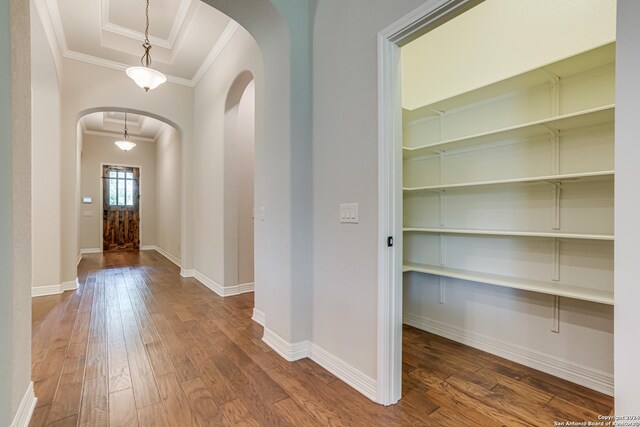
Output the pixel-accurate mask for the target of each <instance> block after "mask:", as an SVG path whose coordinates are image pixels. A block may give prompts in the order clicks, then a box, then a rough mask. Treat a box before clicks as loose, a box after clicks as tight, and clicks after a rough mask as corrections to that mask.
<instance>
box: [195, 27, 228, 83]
mask: <svg viewBox="0 0 640 427" xmlns="http://www.w3.org/2000/svg"><path fill="white" fill-rule="evenodd" d="M238 28H240V24H238V23H237V22H236V21H234V20H233V19H232V20H230V21H229V23H228V24H227V26H226V27H225V29H224V31H223V32H222V34H221V35H220V37H218V40H216V44H214V45H213V48H211V52H209V54H208V55H207V57H206V58H205V60H204V61H203V62H202V65H201V66H200V68H199V69H198V71H196V74H195V75H194V76H193V79H192V80H191V81H192V82H193V83H194V87H195V86H198V84H199V83H200V80H202V78H203V77H204V75H205V74H207V71H209V69H210V68H211V67H212V66H213V64H214V63H215V62H216V59H218V56H220V54H221V53H222V52H223V51H224V49H225V48H226V47H227V45H228V44H229V42H230V41H231V39H232V38H233V36H234V35H235V33H236V31H238Z"/></svg>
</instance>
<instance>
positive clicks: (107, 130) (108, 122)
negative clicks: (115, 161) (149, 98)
mask: <svg viewBox="0 0 640 427" xmlns="http://www.w3.org/2000/svg"><path fill="white" fill-rule="evenodd" d="M80 126H82V130H83V132H84V133H87V134H94V135H106V136H110V135H113V137H114V138H118V137H120V136H122V134H123V132H124V113H122V112H119V111H101V112H97V113H91V114H87V115H86V116H84V117H82V118H81V119H80ZM166 126H168V125H167V124H165V123H163V122H161V121H160V120H157V119H154V118H152V117H148V116H143V115H138V114H133V113H128V114H127V130H128V131H129V135H130V136H131V139H133V140H146V141H154V140H156V139H157V138H158V136H159V135H160V133H161V132H162V130H164V128H165V127H166Z"/></svg>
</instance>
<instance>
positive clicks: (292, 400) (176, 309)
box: [30, 251, 613, 427]
mask: <svg viewBox="0 0 640 427" xmlns="http://www.w3.org/2000/svg"><path fill="white" fill-rule="evenodd" d="M79 278H80V283H81V286H80V288H79V289H78V291H76V292H67V293H65V294H63V295H57V296H48V297H41V298H35V299H34V300H33V349H32V351H33V362H32V363H33V381H34V382H35V393H36V396H37V397H38V402H37V407H36V410H35V412H34V415H33V418H32V421H31V424H30V425H31V426H77V425H81V426H85V425H87V426H93V425H118V426H136V425H140V426H154V427H156V426H163V425H166V426H180V427H182V426H202V427H204V426H210V425H216V426H218V425H268V426H284V425H292V426H307V425H333V426H342V425H344V426H354V425H363V426H372V425H385V426H387V425H406V424H412V425H434V426H448V425H451V426H461V425H496V426H497V425H508V426H516V425H553V421H557V420H594V421H595V420H597V416H598V414H603V415H606V414H609V413H610V412H611V410H612V409H611V408H612V406H613V399H612V398H610V397H608V396H605V395H602V394H600V393H597V392H594V391H592V390H589V389H586V388H583V387H580V386H577V385H575V384H571V383H568V382H566V381H563V380H560V379H557V378H554V377H552V376H549V375H547V374H544V373H541V372H538V371H535V370H532V369H529V368H526V367H523V366H521V365H518V364H515V363H513V362H510V361H507V360H504V359H500V358H498V357H495V356H492V355H489V354H487V353H484V352H481V351H478V350H475V349H472V348H469V347H466V346H463V345H461V344H458V343H455V342H452V341H449V340H446V339H444V338H440V337H437V336H435V335H431V334H429V333H426V332H423V331H420V330H417V329H413V328H408V327H405V331H404V354H403V370H404V384H403V399H402V401H401V402H400V403H399V404H397V405H395V406H392V407H387V408H385V407H382V406H379V405H377V404H374V403H373V402H371V401H369V400H368V399H367V398H365V397H363V396H362V395H360V394H359V393H358V392H356V391H355V390H353V389H351V388H350V387H349V386H347V385H346V384H345V383H343V382H342V381H340V380H338V379H337V378H336V377H335V376H333V375H332V374H330V373H328V372H327V371H326V370H324V369H323V368H321V367H320V366H318V365H317V364H315V363H314V362H311V361H309V360H302V361H298V362H294V363H287V362H286V361H284V359H282V358H280V356H278V355H277V354H276V353H274V352H273V351H272V350H271V349H270V348H269V347H268V346H267V345H266V344H264V343H262V341H261V337H262V327H260V326H259V325H257V324H256V323H254V322H253V321H252V320H251V311H252V308H253V294H244V295H241V296H238V297H231V298H226V299H223V298H220V297H218V296H216V295H215V294H214V293H213V292H211V291H210V290H208V289H207V288H205V287H204V286H202V285H201V284H199V283H198V282H197V281H195V280H194V279H184V278H182V277H180V275H179V270H178V268H177V267H176V266H175V265H174V264H172V263H170V262H169V261H167V260H166V259H165V258H164V257H162V256H161V255H159V254H158V253H156V252H153V251H149V252H140V253H137V252H124V253H111V254H106V255H104V256H103V255H101V254H97V255H89V256H85V257H84V259H83V260H82V262H81V264H80V267H79Z"/></svg>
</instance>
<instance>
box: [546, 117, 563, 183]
mask: <svg viewBox="0 0 640 427" xmlns="http://www.w3.org/2000/svg"><path fill="white" fill-rule="evenodd" d="M542 126H544V128H545V129H547V131H548V132H549V140H550V142H551V173H552V174H553V175H560V130H558V129H554V128H552V127H550V126H548V125H544V124H543V125H542Z"/></svg>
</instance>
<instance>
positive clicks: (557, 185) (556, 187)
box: [544, 181, 562, 230]
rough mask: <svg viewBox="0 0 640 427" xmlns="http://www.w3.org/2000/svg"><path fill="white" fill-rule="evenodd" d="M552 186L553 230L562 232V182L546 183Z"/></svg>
mask: <svg viewBox="0 0 640 427" xmlns="http://www.w3.org/2000/svg"><path fill="white" fill-rule="evenodd" d="M544 182H546V183H549V184H551V185H552V190H551V191H552V193H551V194H552V197H553V213H552V221H551V224H552V228H553V229H554V230H560V196H561V194H562V183H561V182H560V181H544Z"/></svg>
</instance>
